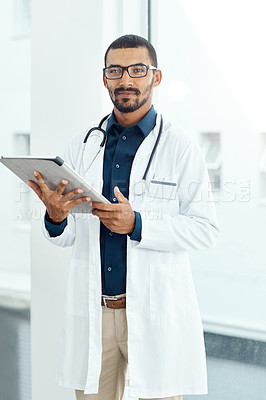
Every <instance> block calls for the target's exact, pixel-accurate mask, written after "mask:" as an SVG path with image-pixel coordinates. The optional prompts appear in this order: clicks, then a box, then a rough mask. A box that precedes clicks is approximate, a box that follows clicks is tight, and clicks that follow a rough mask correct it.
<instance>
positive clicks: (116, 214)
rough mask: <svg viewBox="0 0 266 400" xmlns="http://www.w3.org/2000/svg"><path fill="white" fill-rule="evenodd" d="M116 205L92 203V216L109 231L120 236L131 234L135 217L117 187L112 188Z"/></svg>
mask: <svg viewBox="0 0 266 400" xmlns="http://www.w3.org/2000/svg"><path fill="white" fill-rule="evenodd" d="M114 194H115V197H116V198H117V200H118V202H119V203H118V204H104V203H98V202H96V201H93V202H92V208H93V210H92V214H93V215H97V217H99V219H100V221H101V222H102V223H103V224H104V225H105V226H106V228H108V229H109V230H110V231H112V232H115V233H120V234H128V233H132V232H133V231H134V228H135V223H136V216H135V213H134V211H133V210H132V208H131V205H130V204H129V201H128V200H127V199H126V198H125V197H124V196H123V195H122V193H121V192H120V190H119V189H118V187H117V186H116V187H115V188H114Z"/></svg>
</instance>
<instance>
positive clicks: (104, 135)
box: [83, 114, 163, 181]
mask: <svg viewBox="0 0 266 400" xmlns="http://www.w3.org/2000/svg"><path fill="white" fill-rule="evenodd" d="M109 116H110V114H108V115H106V116H105V117H103V118H102V119H101V121H100V123H99V125H98V126H95V127H93V128H91V129H90V130H89V131H88V133H87V134H86V136H85V137H84V140H83V145H84V147H85V145H86V143H87V140H88V138H89V136H90V134H91V133H92V132H94V131H100V132H101V133H102V134H103V140H102V142H101V144H100V149H101V148H103V147H104V145H105V143H106V141H107V133H106V131H105V130H104V129H103V128H102V125H103V123H104V122H105V121H106V120H107V118H109ZM162 131H163V117H162V116H161V121H160V128H159V133H158V136H157V138H156V141H155V143H154V146H153V149H152V152H151V155H150V158H149V161H148V164H147V167H146V169H145V172H144V175H143V178H142V179H143V180H144V181H145V180H146V178H147V175H148V172H149V169H150V166H151V163H152V160H153V157H154V155H155V152H156V149H157V147H158V144H159V142H160V139H161V135H162ZM98 153H99V152H98ZM98 153H97V154H98ZM97 154H96V156H97ZM94 160H95V157H94V159H93V161H94ZM90 165H91V164H90Z"/></svg>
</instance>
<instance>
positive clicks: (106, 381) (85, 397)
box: [76, 307, 182, 400]
mask: <svg viewBox="0 0 266 400" xmlns="http://www.w3.org/2000/svg"><path fill="white" fill-rule="evenodd" d="M102 311H103V318H102V322H103V328H102V335H103V336H102V346H103V351H102V370H101V375H100V382H99V393H98V394H84V392H83V391H81V390H76V399H77V400H122V398H123V394H124V389H125V376H126V369H127V362H128V358H127V320H126V310H125V309H119V310H112V309H108V308H105V307H102ZM139 400H143V399H139ZM150 400H159V399H150ZM160 400H182V396H174V397H167V398H164V399H160Z"/></svg>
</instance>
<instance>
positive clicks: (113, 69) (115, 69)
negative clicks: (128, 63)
mask: <svg viewBox="0 0 266 400" xmlns="http://www.w3.org/2000/svg"><path fill="white" fill-rule="evenodd" d="M108 74H110V75H119V74H121V68H118V67H111V68H108Z"/></svg>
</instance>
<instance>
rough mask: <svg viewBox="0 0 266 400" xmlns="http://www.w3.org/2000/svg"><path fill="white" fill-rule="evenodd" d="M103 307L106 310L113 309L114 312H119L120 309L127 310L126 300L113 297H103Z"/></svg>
mask: <svg viewBox="0 0 266 400" xmlns="http://www.w3.org/2000/svg"><path fill="white" fill-rule="evenodd" d="M102 306H104V307H106V308H112V309H113V310H118V309H119V308H126V298H125V297H122V298H120V299H119V298H118V299H115V298H112V297H109V298H108V297H102Z"/></svg>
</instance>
